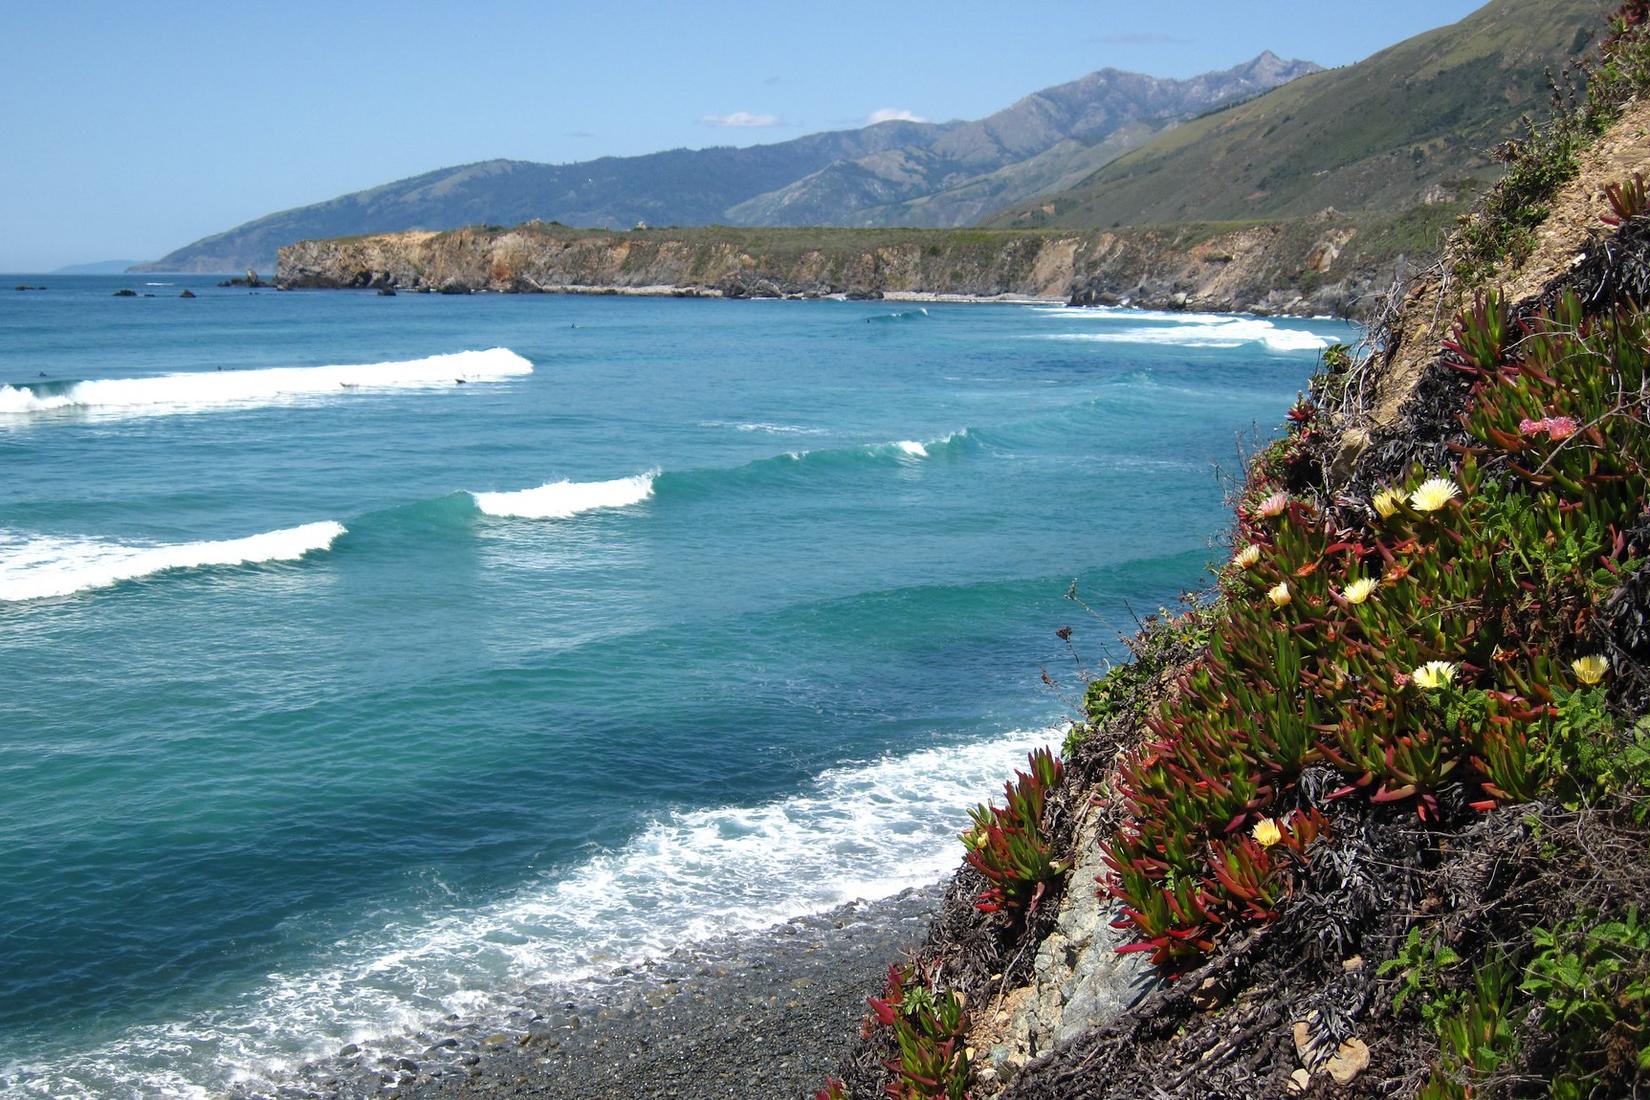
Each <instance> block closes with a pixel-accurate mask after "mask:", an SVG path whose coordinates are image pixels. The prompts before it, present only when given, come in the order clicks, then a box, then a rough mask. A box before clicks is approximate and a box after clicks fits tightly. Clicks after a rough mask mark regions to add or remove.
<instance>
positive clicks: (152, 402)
mask: <svg viewBox="0 0 1650 1100" xmlns="http://www.w3.org/2000/svg"><path fill="white" fill-rule="evenodd" d="M531 373H533V364H532V363H530V362H528V361H527V360H526V359H524V358H522V357H521V356H519V355H517V354H516V353H515V352H513V351H511V350H510V349H509V348H489V349H487V350H486V351H459V352H453V353H450V354H447V355H431V356H427V357H425V358H423V359H407V360H401V361H396V362H388V363H363V364H356V365H351V366H331V367H268V368H265V369H262V370H246V371H240V370H228V371H188V372H182V373H177V374H159V375H154V376H151V377H147V378H105V379H98V380H93V381H86V382H73V383H70V384H68V385H63V384H61V383H59V384H55V385H54V384H44V385H39V386H35V385H24V386H0V415H11V416H28V415H33V414H38V413H49V412H58V411H65V410H68V411H82V412H86V413H93V414H103V415H113V416H165V415H168V414H174V413H188V412H205V411H210V410H216V409H236V408H256V407H258V406H261V405H278V404H284V403H286V402H290V401H295V400H301V399H304V398H314V397H335V396H339V395H341V394H346V393H350V392H355V391H369V392H371V391H382V390H408V389H432V388H437V387H448V386H452V385H455V384H458V383H468V382H498V381H503V380H505V379H508V378H516V377H519V376H521V375H526V374H531Z"/></svg>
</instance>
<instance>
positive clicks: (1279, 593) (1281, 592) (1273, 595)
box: [1266, 581, 1294, 607]
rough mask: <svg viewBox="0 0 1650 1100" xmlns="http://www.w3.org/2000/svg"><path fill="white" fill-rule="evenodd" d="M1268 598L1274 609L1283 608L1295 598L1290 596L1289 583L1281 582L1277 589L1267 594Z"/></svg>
mask: <svg viewBox="0 0 1650 1100" xmlns="http://www.w3.org/2000/svg"><path fill="white" fill-rule="evenodd" d="M1266 598H1267V599H1269V600H1271V601H1272V606H1273V607H1283V606H1284V605H1286V604H1287V603H1288V602H1289V601H1290V600H1292V599H1294V597H1293V596H1291V595H1290V594H1289V582H1288V581H1279V582H1278V586H1277V587H1276V588H1274V589H1272V590H1271V591H1270V592H1268V593H1266Z"/></svg>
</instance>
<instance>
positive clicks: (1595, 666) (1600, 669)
mask: <svg viewBox="0 0 1650 1100" xmlns="http://www.w3.org/2000/svg"><path fill="white" fill-rule="evenodd" d="M1570 669H1571V671H1573V672H1574V673H1575V674H1576V679H1577V680H1580V681H1581V682H1582V683H1584V684H1586V685H1588V686H1589V687H1591V686H1592V685H1593V684H1596V683H1598V682H1599V681H1600V680H1602V679H1604V674H1605V673H1606V672H1608V671H1610V662H1608V661H1606V660H1605V659H1604V658H1603V657H1601V656H1599V655H1598V654H1597V653H1593V654H1589V655H1588V656H1586V657H1577V658H1576V659H1575V660H1573V661H1571V662H1570Z"/></svg>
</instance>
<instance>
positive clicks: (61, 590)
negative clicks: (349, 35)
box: [0, 276, 1350, 1096]
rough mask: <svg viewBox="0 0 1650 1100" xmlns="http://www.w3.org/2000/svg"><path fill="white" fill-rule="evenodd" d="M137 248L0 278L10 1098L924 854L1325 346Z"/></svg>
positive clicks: (276, 1049)
mask: <svg viewBox="0 0 1650 1100" xmlns="http://www.w3.org/2000/svg"><path fill="white" fill-rule="evenodd" d="M150 278H151V279H153V280H155V281H156V282H163V283H167V284H171V285H159V286H148V287H143V286H140V285H138V284H139V281H138V280H135V279H134V278H132V277H123V278H116V279H96V278H75V279H71V278H62V277H56V278H52V277H48V278H46V279H37V278H31V279H28V280H27V281H29V282H39V281H44V282H46V283H47V285H48V287H49V288H50V289H49V290H47V291H45V292H40V293H35V292H30V293H16V292H13V291H11V290H10V287H11V285H13V284H14V283H16V282H20V281H25V280H22V279H17V278H9V279H6V280H4V281H3V287H4V289H3V290H0V384H6V385H3V386H0V467H3V469H4V472H5V476H4V480H3V483H0V680H3V682H4V683H5V684H6V691H5V693H4V695H3V696H0V792H3V794H0V1089H3V1090H4V1091H7V1092H10V1093H16V1094H21V1095H49V1096H61V1095H95V1096H106V1095H107V1096H126V1095H132V1096H136V1095H191V1094H198V1093H199V1092H201V1091H202V1090H210V1089H213V1088H217V1087H221V1086H223V1085H224V1084H226V1083H228V1082H231V1081H234V1080H240V1079H247V1078H251V1079H262V1078H265V1077H267V1076H269V1075H271V1074H277V1073H279V1072H280V1071H281V1069H282V1068H283V1067H289V1066H291V1065H293V1064H295V1063H296V1062H298V1061H301V1060H302V1059H303V1058H305V1057H311V1056H315V1055H318V1054H324V1053H328V1052H330V1051H332V1050H335V1049H336V1048H337V1047H338V1046H339V1045H341V1044H343V1043H346V1042H350V1041H356V1040H359V1039H362V1038H365V1037H369V1036H375V1035H381V1034H385V1033H390V1032H394V1031H396V1030H397V1029H401V1028H408V1027H412V1026H415V1025H417V1024H418V1023H419V1022H420V1021H423V1020H427V1019H430V1018H433V1017H439V1016H440V1015H442V1014H444V1013H446V1012H449V1011H465V1012H481V1013H485V1011H486V1010H487V1006H488V1005H489V1004H490V1003H492V999H493V998H494V997H496V996H498V995H499V994H501V993H507V992H508V991H509V990H511V989H513V988H516V987H519V986H520V985H521V984H523V983H526V982H531V981H538V980H545V979H549V978H556V977H569V976H577V975H579V974H582V973H588V972H591V971H597V970H603V969H606V968H609V967H611V966H614V965H616V964H619V963H623V962H626V961H633V960H634V959H636V958H638V957H641V956H645V955H646V954H649V953H652V952H657V951H662V950H667V949H669V948H670V947H671V946H673V945H675V944H677V943H679V942H682V941H684V940H688V939H692V938H696V937H701V936H704V935H707V934H710V933H713V932H717V931H726V930H729V929H736V928H742V927H749V928H758V927H762V926H765V925H767V924H770V923H773V922H775V921H777V920H780V919H784V918H786V917H789V916H792V915H795V914H797V913H801V912H806V911H814V910H820V909H824V908H827V907H829V906H831V905H834V904H837V903H839V902H841V901H843V900H846V899H848V898H852V897H855V896H877V895H883V894H888V893H891V892H894V891H896V890H898V889H900V888H902V887H904V886H906V885H911V884H914V883H918V882H923V881H931V880H932V879H934V878H936V877H938V876H939V875H940V874H941V873H943V872H944V871H945V870H947V869H948V868H949V867H950V866H951V865H953V864H954V863H955V861H956V859H957V856H958V849H957V848H956V846H955V845H954V844H953V843H951V842H950V838H951V836H952V835H953V834H954V833H955V831H956V830H957V829H958V828H959V827H960V825H961V823H962V820H963V809H964V807H965V806H966V805H967V804H969V803H970V802H972V801H974V800H977V799H978V798H981V797H984V796H987V795H988V794H989V793H990V792H991V791H992V790H993V789H994V788H995V787H997V786H998V785H999V784H1000V781H1001V779H1002V778H1003V777H1004V776H1006V774H1007V772H1008V771H1009V769H1010V768H1011V766H1012V764H1013V763H1014V762H1015V760H1016V759H1017V758H1018V757H1019V756H1020V755H1021V754H1023V752H1024V751H1025V750H1026V749H1027V748H1028V747H1030V746H1032V745H1034V744H1038V743H1042V742H1043V741H1046V740H1051V739H1054V740H1057V739H1058V737H1059V733H1058V730H1056V729H1054V727H1056V726H1058V724H1059V722H1060V721H1061V719H1062V716H1063V715H1064V714H1065V713H1066V711H1065V707H1066V703H1065V702H1064V701H1063V699H1062V698H1061V696H1060V695H1059V694H1058V693H1056V692H1053V691H1051V690H1050V689H1049V688H1047V687H1045V686H1044V685H1043V683H1042V682H1041V677H1040V672H1041V670H1043V669H1045V668H1046V669H1047V670H1048V671H1049V673H1050V674H1051V675H1052V676H1053V677H1054V678H1055V679H1056V680H1057V681H1058V682H1060V684H1061V686H1062V688H1063V689H1064V690H1065V693H1066V694H1067V695H1068V696H1069V695H1073V694H1075V693H1076V692H1077V691H1078V690H1079V687H1080V685H1079V683H1078V680H1077V677H1076V675H1075V669H1074V661H1073V658H1072V656H1071V655H1070V653H1069V652H1068V651H1067V649H1066V647H1065V645H1064V644H1063V643H1062V642H1061V641H1060V640H1059V639H1058V638H1057V637H1055V635H1054V630H1055V628H1056V627H1059V626H1062V625H1067V624H1070V625H1073V626H1075V627H1076V629H1077V633H1076V635H1075V637H1074V642H1075V643H1076V644H1077V647H1078V650H1079V652H1080V653H1081V654H1082V655H1083V656H1084V657H1085V659H1086V660H1087V662H1088V663H1089V664H1091V665H1094V664H1098V663H1099V662H1100V661H1101V659H1102V658H1103V657H1104V656H1105V655H1106V654H1107V653H1109V652H1115V640H1116V636H1117V633H1118V632H1119V631H1120V630H1122V629H1124V628H1125V627H1126V626H1127V625H1128V624H1129V622H1130V617H1129V616H1130V610H1131V609H1133V610H1138V611H1142V612H1144V611H1146V610H1149V609H1151V608H1154V607H1155V606H1157V604H1159V603H1161V602H1164V601H1167V600H1170V599H1172V597H1173V595H1174V594H1175V593H1176V592H1177V591H1179V590H1180V589H1182V588H1185V587H1188V586H1195V585H1198V584H1199V583H1200V580H1201V578H1202V577H1203V569H1204V566H1205V564H1206V563H1207V562H1208V561H1210V560H1211V559H1212V558H1214V557H1216V556H1217V555H1218V553H1219V551H1218V549H1216V548H1215V546H1214V540H1215V538H1216V537H1217V536H1218V534H1219V531H1220V528H1221V525H1222V520H1223V509H1222V506H1221V486H1220V483H1219V482H1218V480H1217V477H1216V475H1215V472H1214V468H1215V465H1216V464H1220V465H1222V466H1224V467H1225V468H1226V469H1228V470H1229V469H1231V468H1233V466H1234V465H1235V462H1236V455H1237V453H1238V444H1237V437H1238V436H1239V434H1240V433H1243V432H1246V431H1250V430H1252V429H1253V426H1254V425H1255V424H1257V423H1258V424H1260V425H1265V426H1267V427H1268V428H1269V427H1270V426H1271V425H1273V424H1275V423H1276V422H1277V421H1278V419H1279V417H1280V414H1281V412H1282V411H1283V410H1284V409H1285V408H1286V407H1287V406H1288V404H1289V403H1290V401H1291V400H1292V398H1293V396H1294V394H1295V392H1296V391H1297V390H1298V389H1299V388H1300V387H1301V385H1302V384H1303V383H1304V380H1305V378H1306V376H1307V375H1308V374H1309V373H1310V372H1311V370H1312V369H1313V366H1314V363H1315V357H1316V356H1315V351H1316V348H1318V347H1319V346H1321V344H1322V343H1323V341H1324V340H1325V339H1335V338H1345V337H1347V336H1349V335H1350V330H1349V329H1348V328H1347V327H1346V326H1344V325H1341V324H1339V323H1336V322H1328V321H1321V322H1283V321H1263V320H1259V319H1246V318H1228V317H1213V316H1200V315H1190V316H1173V317H1170V316H1160V315H1153V314H1142V313H1129V312H1126V311H1109V312H1108V311H1069V310H1063V309H1057V308H1047V307H1036V306H1023V305H928V306H926V307H922V306H912V305H908V304H903V303H902V304H893V303H846V302H810V303H801V302H798V303H788V302H718V301H678V300H668V299H663V300H660V299H648V300H642V299H619V298H563V297H509V296H494V295H487V296H475V297H468V298H448V297H439V296H415V295H410V294H403V295H400V296H398V297H394V298H381V297H378V296H376V295H371V294H357V293H344V292H338V293H320V292H315V293H290V294H277V293H272V292H263V293H256V294H254V293H248V292H247V291H245V290H219V289H216V288H215V287H213V286H212V285H211V280H208V279H200V278H181V277H179V278H168V277H165V276H152V277H150ZM122 285H132V286H134V288H136V289H140V290H146V291H148V292H150V293H153V294H154V295H155V297H154V298H137V299H115V298H112V297H111V296H110V294H111V292H112V290H114V289H115V288H116V287H119V286H122ZM183 286H190V287H192V288H193V289H194V290H195V291H196V293H197V294H199V295H200V297H199V298H197V299H195V300H192V301H188V300H180V299H178V298H177V297H176V295H177V294H178V293H179V290H180V289H181V288H182V287H183ZM894 314H902V315H903V316H900V317H897V318H894V317H892V315H894ZM457 353H471V354H467V355H457ZM437 356H453V357H451V358H432V357H437ZM460 379H462V380H463V382H462V384H460ZM1074 580H1075V581H1076V583H1077V586H1078V589H1079V592H1080V593H1081V594H1082V595H1083V597H1084V599H1085V600H1086V601H1087V602H1088V603H1089V604H1090V605H1091V606H1092V607H1093V608H1094V609H1095V611H1096V612H1098V613H1099V615H1100V616H1101V618H1102V619H1103V620H1104V623H1102V622H1100V621H1096V620H1094V619H1091V618H1089V617H1088V616H1087V615H1085V614H1084V613H1083V612H1082V611H1081V609H1079V608H1078V607H1077V606H1076V605H1075V604H1073V603H1071V602H1068V601H1066V600H1064V599H1063V596H1064V594H1065V593H1066V591H1067V588H1068V586H1069V585H1070V584H1071V583H1072V582H1073V581H1074ZM1051 730H1053V732H1051Z"/></svg>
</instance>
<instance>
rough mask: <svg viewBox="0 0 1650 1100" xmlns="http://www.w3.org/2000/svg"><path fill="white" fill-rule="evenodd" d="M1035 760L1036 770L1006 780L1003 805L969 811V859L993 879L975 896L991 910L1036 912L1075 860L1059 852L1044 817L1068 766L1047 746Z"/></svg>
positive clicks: (966, 842)
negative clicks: (1060, 856)
mask: <svg viewBox="0 0 1650 1100" xmlns="http://www.w3.org/2000/svg"><path fill="white" fill-rule="evenodd" d="M1029 766H1030V768H1031V771H1030V772H1015V775H1014V779H1012V780H1010V781H1009V782H1007V783H1005V784H1004V785H1003V800H1004V804H1003V805H1002V806H994V805H989V804H988V805H983V806H976V807H974V809H973V810H971V811H969V816H970V817H971V818H972V819H973V821H974V827H973V828H972V829H970V830H968V831H967V832H965V833H964V834H963V844H964V846H965V847H967V849H968V862H969V864H970V865H972V866H973V867H974V868H975V869H976V870H977V871H979V872H980V873H981V874H982V875H984V876H985V877H986V879H987V880H989V882H990V885H989V886H988V887H987V888H986V889H985V890H984V891H983V892H981V894H980V896H979V898H978V900H977V901H976V902H975V904H976V905H977V906H978V907H979V908H980V909H981V910H983V911H985V912H988V913H995V912H999V911H1003V910H1007V911H1010V912H1013V913H1022V912H1024V913H1031V912H1035V911H1036V909H1037V906H1038V904H1039V903H1040V902H1041V901H1042V899H1043V895H1044V893H1045V892H1046V891H1047V890H1048V888H1049V885H1050V884H1051V883H1054V882H1057V881H1058V880H1059V878H1060V877H1061V876H1062V875H1064V874H1065V873H1066V870H1067V868H1068V866H1069V864H1067V863H1065V862H1063V861H1061V860H1057V859H1055V858H1054V857H1055V854H1056V853H1055V850H1054V842H1053V841H1052V839H1051V838H1050V837H1049V835H1048V830H1047V828H1046V827H1045V822H1044V820H1043V818H1044V812H1045V810H1046V807H1047V803H1048V794H1049V792H1050V791H1052V790H1054V789H1055V788H1056V787H1058V786H1059V785H1060V783H1061V781H1062V780H1063V779H1064V778H1065V768H1064V766H1063V765H1062V764H1061V762H1060V759H1059V758H1058V757H1056V756H1055V755H1054V754H1053V753H1052V752H1051V751H1050V750H1049V749H1048V748H1047V747H1044V748H1040V749H1038V750H1036V751H1035V752H1033V753H1032V754H1031V756H1030V757H1029Z"/></svg>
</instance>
